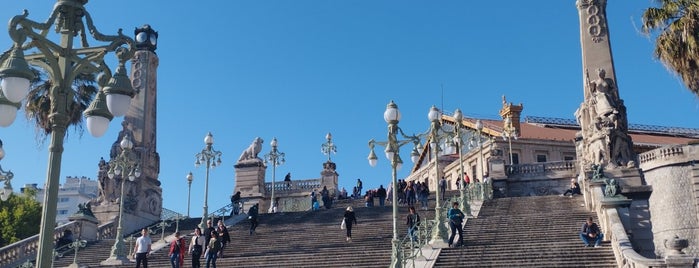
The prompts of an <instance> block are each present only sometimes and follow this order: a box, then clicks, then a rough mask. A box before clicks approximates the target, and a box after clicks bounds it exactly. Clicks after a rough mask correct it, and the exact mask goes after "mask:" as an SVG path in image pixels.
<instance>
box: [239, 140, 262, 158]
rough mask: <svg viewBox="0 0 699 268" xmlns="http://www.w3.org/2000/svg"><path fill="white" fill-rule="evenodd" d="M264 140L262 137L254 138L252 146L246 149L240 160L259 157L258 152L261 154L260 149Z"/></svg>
mask: <svg viewBox="0 0 699 268" xmlns="http://www.w3.org/2000/svg"><path fill="white" fill-rule="evenodd" d="M263 142H264V141H263V140H262V138H260V137H257V138H255V139H254V140H252V144H250V146H248V148H247V149H245V150H244V151H243V153H242V154H240V158H239V159H238V162H242V161H245V160H254V159H257V154H259V153H260V151H262V143H263Z"/></svg>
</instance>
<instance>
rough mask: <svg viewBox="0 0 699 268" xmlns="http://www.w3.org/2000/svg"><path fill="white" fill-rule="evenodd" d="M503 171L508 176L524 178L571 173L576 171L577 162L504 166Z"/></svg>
mask: <svg viewBox="0 0 699 268" xmlns="http://www.w3.org/2000/svg"><path fill="white" fill-rule="evenodd" d="M505 168H506V169H505V170H507V171H508V175H510V176H513V175H524V176H534V175H538V174H542V173H546V172H551V171H573V172H575V171H576V170H577V161H576V160H569V161H555V162H545V163H538V164H520V165H506V166H505Z"/></svg>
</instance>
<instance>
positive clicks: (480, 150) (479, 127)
mask: <svg viewBox="0 0 699 268" xmlns="http://www.w3.org/2000/svg"><path fill="white" fill-rule="evenodd" d="M476 130H478V158H479V159H480V162H481V182H483V179H485V167H484V165H483V162H484V161H483V142H482V141H481V133H482V131H483V122H481V120H480V119H478V120H476Z"/></svg>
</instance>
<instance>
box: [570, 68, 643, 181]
mask: <svg viewBox="0 0 699 268" xmlns="http://www.w3.org/2000/svg"><path fill="white" fill-rule="evenodd" d="M597 76H598V78H596V79H594V80H591V79H590V78H589V77H588V75H587V69H585V100H584V101H583V103H581V104H580V107H578V109H577V110H576V111H575V118H576V119H577V122H578V124H579V125H580V130H581V134H582V135H581V137H582V144H580V145H579V146H576V150H579V152H578V153H579V154H580V155H581V156H582V158H581V164H583V165H585V166H587V165H590V164H595V165H602V166H606V165H610V166H612V167H627V168H632V167H635V165H636V163H635V161H633V160H634V158H635V157H636V156H635V154H634V152H633V142H632V141H631V137H630V136H629V135H628V133H627V121H626V107H624V102H623V101H622V100H621V99H620V98H619V93H618V90H617V87H616V84H615V82H614V80H613V79H612V78H607V76H606V71H605V70H604V69H603V68H598V69H597Z"/></svg>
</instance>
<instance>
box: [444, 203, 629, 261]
mask: <svg viewBox="0 0 699 268" xmlns="http://www.w3.org/2000/svg"><path fill="white" fill-rule="evenodd" d="M581 203H582V199H580V198H579V197H578V198H562V197H560V196H543V197H515V198H501V199H494V200H492V201H488V202H486V203H485V204H484V205H483V207H482V208H481V210H480V213H479V215H478V218H472V219H469V220H468V222H467V223H466V226H465V228H464V238H465V239H464V242H465V244H466V246H465V247H460V248H446V249H443V250H442V252H441V254H440V255H439V257H438V259H437V261H436V263H435V267H616V261H615V258H614V253H613V251H612V249H611V247H610V246H609V244H608V243H603V244H602V247H600V248H585V247H583V244H582V241H580V238H579V237H578V232H579V229H580V226H581V225H582V223H583V222H584V221H585V219H586V218H587V217H589V216H594V213H591V212H589V211H587V210H585V208H584V207H582V206H581Z"/></svg>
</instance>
